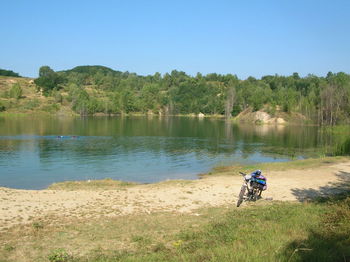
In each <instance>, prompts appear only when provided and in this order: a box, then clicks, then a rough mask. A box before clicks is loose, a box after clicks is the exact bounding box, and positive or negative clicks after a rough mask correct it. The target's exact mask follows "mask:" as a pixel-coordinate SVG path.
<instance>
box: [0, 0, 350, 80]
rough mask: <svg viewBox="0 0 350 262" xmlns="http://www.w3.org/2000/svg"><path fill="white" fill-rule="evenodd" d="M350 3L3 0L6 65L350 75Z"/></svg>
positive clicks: (33, 69) (0, 21) (27, 70)
mask: <svg viewBox="0 0 350 262" xmlns="http://www.w3.org/2000/svg"><path fill="white" fill-rule="evenodd" d="M349 14H350V1H347V0H343V1H341V0H332V1H329V0H327V1H324V0H318V1H316V0H293V1H292V0H290V1H287V0H275V1H269V0H266V1H265V0H264V1H263V0H256V1H253V0H240V1H238V0H237V1H234V0H231V1H220V0H217V1H214V0H213V1H205V0H202V1H191V0H187V1H182V0H181V1H179V0H178V1H166V0H162V1H160V0H159V1H153V0H147V1H141V0H140V1H135V0H128V1H117V0H115V1H104V0H100V1H97V0H95V1H88V0H84V1H83V0H70V1H63V0H56V1H54V0H52V1H49V0H45V1H44V0H31V1H29V0H22V1H20V0H11V1H1V15H0V25H1V26H0V32H1V34H0V68H4V69H11V70H13V71H15V72H18V73H20V74H21V75H24V76H31V77H36V76H37V75H38V70H39V67H40V66H42V65H49V66H50V67H51V68H52V69H54V70H65V69H70V68H73V67H75V66H78V65H104V66H108V67H111V68H113V69H115V70H121V71H130V72H136V73H138V74H142V75H146V74H154V73H155V72H160V73H165V72H170V71H171V70H173V69H177V70H181V71H185V72H186V73H188V74H191V75H194V74H196V73H197V72H201V73H203V74H207V73H211V72H216V73H221V74H226V73H232V74H237V76H238V77H240V78H242V79H243V78H246V77H248V76H250V75H251V76H255V77H261V76H262V75H267V74H280V75H290V74H292V73H293V72H299V73H300V75H302V76H304V75H306V74H308V73H311V74H316V75H325V74H326V73H327V72H328V71H333V72H339V71H343V72H347V73H349V72H350V15H349Z"/></svg>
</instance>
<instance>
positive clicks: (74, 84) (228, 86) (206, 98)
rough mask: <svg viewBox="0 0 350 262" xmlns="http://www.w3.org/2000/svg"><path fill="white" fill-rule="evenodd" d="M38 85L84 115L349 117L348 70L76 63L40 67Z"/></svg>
mask: <svg viewBox="0 0 350 262" xmlns="http://www.w3.org/2000/svg"><path fill="white" fill-rule="evenodd" d="M35 83H36V85H37V86H38V87H39V88H40V89H41V91H42V92H43V93H44V94H45V95H46V96H54V97H55V98H56V100H57V101H60V102H63V101H64V100H67V102H69V103H70V105H71V107H72V109H73V110H74V111H76V112H77V113H79V114H82V115H87V114H94V113H97V112H103V113H106V114H118V113H130V112H142V113H146V112H153V113H157V114H158V113H160V114H198V113H203V114H211V115H225V116H227V117H230V116H235V115H237V114H238V113H240V112H242V111H243V110H245V109H247V108H251V109H252V110H253V111H257V110H260V109H262V108H263V109H264V110H265V111H267V112H268V113H270V114H271V115H274V114H275V113H276V111H282V112H286V113H290V112H298V113H301V114H303V115H304V116H306V117H307V118H308V119H311V120H313V121H314V122H317V123H319V124H326V125H333V124H337V123H346V122H347V121H349V119H350V101H349V100H350V75H348V74H346V73H342V72H340V73H332V72H329V73H328V74H327V76H325V77H318V76H315V75H308V76H306V77H300V76H299V74H298V73H294V74H293V75H291V76H279V75H267V76H263V77H262V78H261V79H256V78H254V77H248V78H247V79H246V80H240V79H238V78H237V76H235V75H231V74H227V75H220V74H216V73H213V74H207V75H202V74H200V73H198V74H197V75H196V76H190V75H187V74H186V73H185V72H181V71H176V70H174V71H172V72H171V73H166V74H164V75H161V74H160V73H155V74H154V75H148V76H140V75H137V74H135V73H129V72H120V71H114V70H112V69H110V68H107V67H103V66H78V67H75V68H73V69H71V70H67V71H58V72H54V71H53V70H52V69H51V68H50V67H48V66H43V67H41V68H40V70H39V77H38V78H37V79H36V80H35Z"/></svg>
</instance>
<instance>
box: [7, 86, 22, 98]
mask: <svg viewBox="0 0 350 262" xmlns="http://www.w3.org/2000/svg"><path fill="white" fill-rule="evenodd" d="M22 92H23V91H22V87H21V86H20V85H19V84H18V83H15V84H14V85H13V86H12V87H11V89H10V97H11V98H16V99H20V98H21V97H22Z"/></svg>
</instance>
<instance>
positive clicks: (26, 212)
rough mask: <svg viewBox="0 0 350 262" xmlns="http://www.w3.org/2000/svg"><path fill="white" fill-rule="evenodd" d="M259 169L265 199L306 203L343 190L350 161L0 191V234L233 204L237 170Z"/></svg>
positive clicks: (238, 180) (341, 159)
mask: <svg viewBox="0 0 350 262" xmlns="http://www.w3.org/2000/svg"><path fill="white" fill-rule="evenodd" d="M256 168H260V169H262V170H263V172H264V174H266V176H267V178H268V185H269V186H268V190H267V191H266V192H264V197H269V198H273V199H274V200H277V201H304V200H306V199H309V198H314V197H316V196H320V195H328V194H335V193H339V192H341V191H343V190H344V189H347V187H346V182H349V181H350V159H349V158H346V157H338V158H321V159H309V160H300V161H292V162H287V163H265V164H261V165H254V166H245V167H244V166H242V167H237V166H236V167H223V168H217V169H215V170H213V172H211V173H209V174H206V175H203V178H202V179H198V180H169V181H165V182H160V183H156V184H134V183H124V182H120V181H114V180H108V179H107V180H97V181H94V180H92V181H90V180H89V181H77V182H63V183H57V184H53V185H51V186H50V187H49V188H48V189H45V190H16V189H10V188H0V199H2V202H1V205H2V208H1V210H0V227H1V230H6V229H7V228H9V227H11V226H15V225H21V224H25V223H31V222H33V221H36V220H38V219H44V220H45V219H48V218H49V220H50V223H54V222H55V221H59V220H60V219H61V218H65V219H66V218H77V219H86V218H99V217H104V216H107V217H113V216H124V215H132V214H142V213H143V214H149V213H152V212H179V213H191V212H195V210H196V209H198V208H202V207H207V206H214V207H215V206H222V205H234V203H235V202H236V198H237V194H238V192H239V188H240V185H241V183H242V181H241V180H242V179H241V177H240V175H239V174H238V171H244V172H248V171H252V170H254V169H256Z"/></svg>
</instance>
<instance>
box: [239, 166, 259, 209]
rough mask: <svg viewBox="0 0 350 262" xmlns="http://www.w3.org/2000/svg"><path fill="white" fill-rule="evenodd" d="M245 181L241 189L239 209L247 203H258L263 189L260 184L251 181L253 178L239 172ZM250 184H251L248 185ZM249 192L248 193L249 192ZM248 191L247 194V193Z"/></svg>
mask: <svg viewBox="0 0 350 262" xmlns="http://www.w3.org/2000/svg"><path fill="white" fill-rule="evenodd" d="M239 173H240V174H241V175H242V176H243V179H244V183H243V185H242V187H241V191H240V192H239V194H238V201H237V207H239V206H240V205H241V204H242V202H243V201H244V200H245V201H256V200H258V199H259V198H260V197H261V193H262V189H261V186H260V185H259V183H257V182H255V181H251V180H250V179H251V177H249V176H248V175H247V174H245V173H242V172H239ZM248 182H249V183H248ZM247 190H248V191H247ZM246 191H247V192H246Z"/></svg>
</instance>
